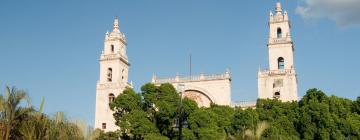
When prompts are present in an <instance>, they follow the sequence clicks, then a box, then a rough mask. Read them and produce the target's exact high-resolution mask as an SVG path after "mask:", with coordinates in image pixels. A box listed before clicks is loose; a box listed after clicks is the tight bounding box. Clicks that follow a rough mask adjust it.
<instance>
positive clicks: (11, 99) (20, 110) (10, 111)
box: [0, 86, 32, 140]
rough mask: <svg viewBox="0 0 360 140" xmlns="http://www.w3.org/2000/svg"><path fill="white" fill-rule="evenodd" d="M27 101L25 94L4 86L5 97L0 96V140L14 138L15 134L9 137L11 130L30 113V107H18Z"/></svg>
mask: <svg viewBox="0 0 360 140" xmlns="http://www.w3.org/2000/svg"><path fill="white" fill-rule="evenodd" d="M27 100H28V98H27V94H26V92H25V91H23V90H18V89H16V88H15V87H12V88H10V87H9V86H6V91H5V97H4V96H3V95H0V127H1V128H0V130H2V131H1V132H0V133H1V137H2V139H4V140H8V139H9V138H11V137H14V135H15V134H13V135H11V133H12V130H14V128H16V127H17V126H18V125H19V124H20V122H21V121H22V119H23V118H24V117H25V116H26V115H27V114H28V113H29V112H31V111H32V108H31V107H30V106H27V107H21V106H20V103H21V101H27ZM13 132H14V131H13Z"/></svg>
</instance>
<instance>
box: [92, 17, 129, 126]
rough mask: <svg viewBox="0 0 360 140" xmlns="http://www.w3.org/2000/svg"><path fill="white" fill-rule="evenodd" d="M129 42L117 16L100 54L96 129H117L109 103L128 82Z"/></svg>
mask: <svg viewBox="0 0 360 140" xmlns="http://www.w3.org/2000/svg"><path fill="white" fill-rule="evenodd" d="M126 47H127V42H126V38H125V35H124V34H123V33H122V32H120V29H119V21H118V18H117V17H115V20H114V23H113V30H112V31H111V32H110V33H109V32H106V34H105V40H104V49H103V51H102V53H101V55H100V59H99V62H100V78H99V81H98V82H97V85H96V110H95V124H94V125H95V129H96V128H99V129H102V130H104V131H115V130H116V129H118V127H117V126H116V125H115V119H114V117H113V113H114V112H113V111H111V109H110V107H109V103H111V102H112V101H114V99H115V97H116V96H118V95H119V94H120V93H121V92H122V91H123V90H124V89H125V88H126V87H130V88H132V85H131V84H129V83H128V71H129V66H130V63H129V61H128V58H127V55H126Z"/></svg>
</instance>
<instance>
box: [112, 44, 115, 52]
mask: <svg viewBox="0 0 360 140" xmlns="http://www.w3.org/2000/svg"><path fill="white" fill-rule="evenodd" d="M114 50H115V48H114V45H112V44H111V53H114Z"/></svg>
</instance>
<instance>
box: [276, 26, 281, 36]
mask: <svg viewBox="0 0 360 140" xmlns="http://www.w3.org/2000/svg"><path fill="white" fill-rule="evenodd" d="M276 33H277V34H276V35H277V38H282V32H281V28H277V32H276Z"/></svg>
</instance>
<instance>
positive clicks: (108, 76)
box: [107, 68, 112, 82]
mask: <svg viewBox="0 0 360 140" xmlns="http://www.w3.org/2000/svg"><path fill="white" fill-rule="evenodd" d="M107 80H108V82H111V81H112V68H108V72H107Z"/></svg>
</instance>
